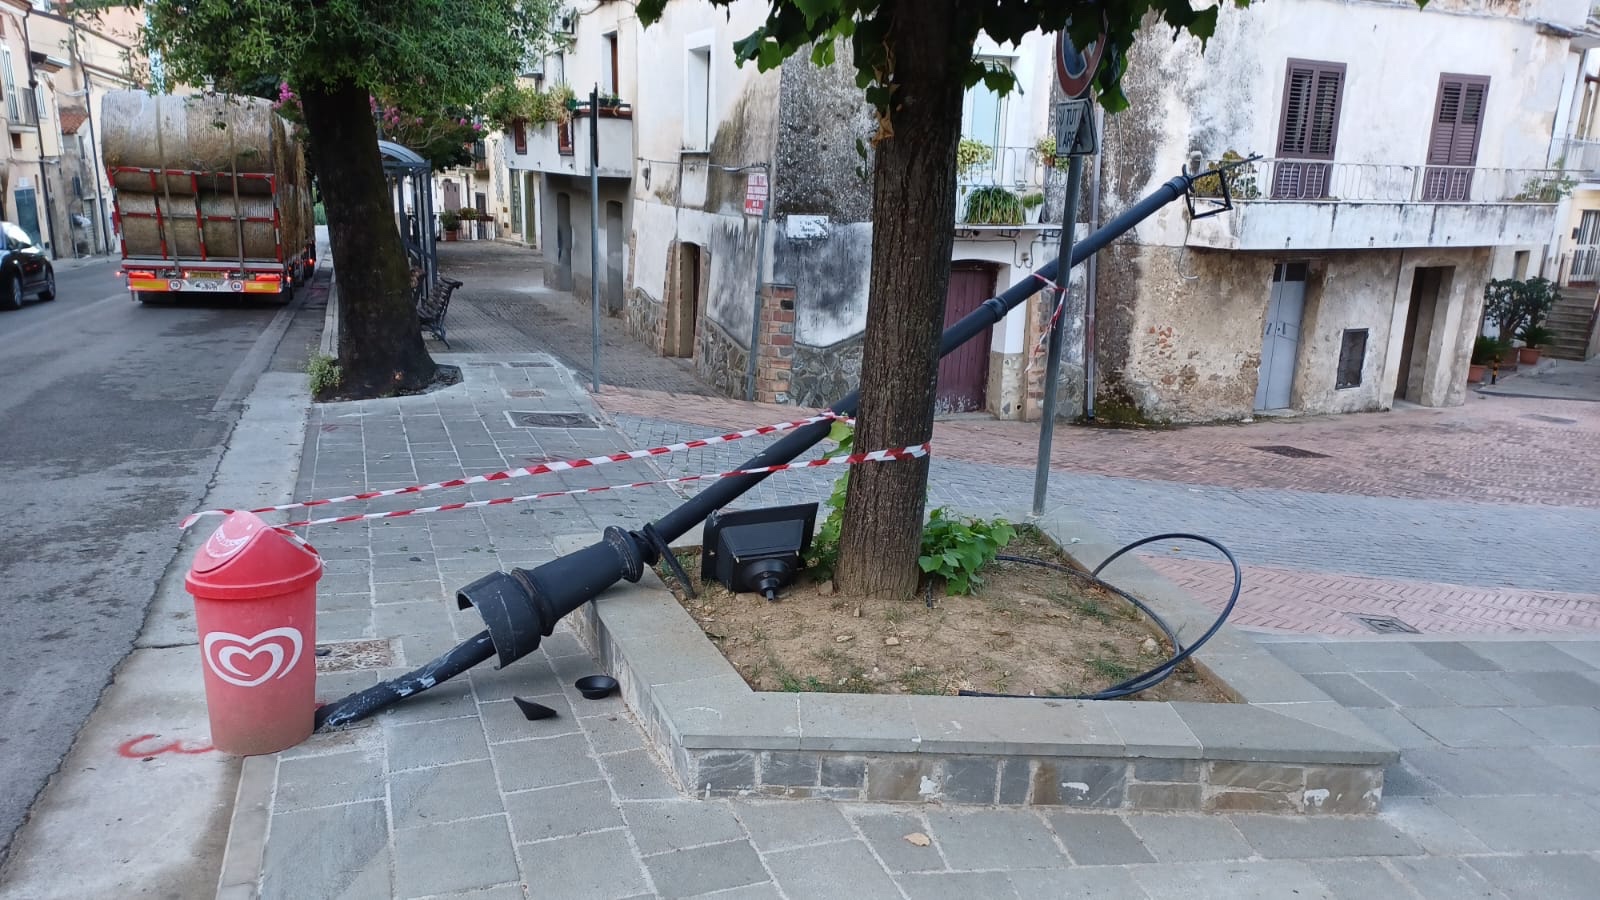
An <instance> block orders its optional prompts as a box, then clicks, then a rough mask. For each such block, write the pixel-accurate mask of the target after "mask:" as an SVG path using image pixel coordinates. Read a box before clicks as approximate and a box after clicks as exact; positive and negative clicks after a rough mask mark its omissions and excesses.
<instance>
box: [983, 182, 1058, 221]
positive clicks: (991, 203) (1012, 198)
mask: <svg viewBox="0 0 1600 900" xmlns="http://www.w3.org/2000/svg"><path fill="white" fill-rule="evenodd" d="M1041 199H1042V198H1041ZM1023 209H1024V207H1023V201H1022V198H1020V197H1018V196H1017V195H1016V194H1013V193H1012V192H1011V191H1009V190H1007V189H1006V188H1003V187H981V188H977V189H976V190H974V191H973V192H972V193H970V194H968V195H967V217H966V223H967V224H968V225H1021V224H1022V218H1023Z"/></svg>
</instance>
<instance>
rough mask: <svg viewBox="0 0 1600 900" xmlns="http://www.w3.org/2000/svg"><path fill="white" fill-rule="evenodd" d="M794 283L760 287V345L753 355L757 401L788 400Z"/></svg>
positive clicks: (777, 401)
mask: <svg viewBox="0 0 1600 900" xmlns="http://www.w3.org/2000/svg"><path fill="white" fill-rule="evenodd" d="M794 295H795V289H794V286H793V285H786V284H769V285H766V286H764V287H763V288H762V289H761V345H760V347H759V348H758V352H757V356H756V401H757V402H759V403H788V402H789V385H790V381H791V379H792V376H793V374H794V321H795V315H794Z"/></svg>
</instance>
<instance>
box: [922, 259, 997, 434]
mask: <svg viewBox="0 0 1600 900" xmlns="http://www.w3.org/2000/svg"><path fill="white" fill-rule="evenodd" d="M993 291H994V270H993V269H990V268H989V267H987V266H982V267H976V266H969V267H962V268H954V269H951V270H950V287H949V290H948V291H947V292H946V293H945V301H944V324H945V327H946V328H948V327H950V325H951V324H953V323H954V322H956V321H958V320H960V318H961V317H962V316H964V315H966V314H967V313H969V312H972V311H973V310H975V309H977V308H978V305H979V304H981V303H983V301H985V300H987V299H989V298H990V297H991V296H993ZM988 386H989V329H987V328H986V329H984V331H983V333H982V334H980V335H978V336H977V337H975V338H973V339H972V340H970V341H967V342H966V343H965V344H962V345H961V346H960V347H957V348H956V349H955V350H954V351H953V352H952V353H951V354H950V355H949V356H946V357H945V358H944V359H942V360H940V361H939V387H938V400H937V406H936V408H937V409H938V411H939V412H942V413H945V412H970V411H972V410H978V409H983V406H984V395H985V393H987V389H988Z"/></svg>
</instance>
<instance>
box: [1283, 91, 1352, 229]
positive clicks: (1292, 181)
mask: <svg viewBox="0 0 1600 900" xmlns="http://www.w3.org/2000/svg"><path fill="white" fill-rule="evenodd" d="M1344 72H1345V69H1344V63H1332V62H1311V61H1307V60H1303V59H1291V60H1289V66H1288V72H1287V74H1286V75H1285V76H1284V82H1283V116H1282V119H1281V120H1280V124H1279V127H1278V157H1279V159H1280V162H1279V163H1278V165H1277V168H1276V169H1275V170H1274V172H1273V176H1272V197H1273V199H1275V200H1320V199H1322V198H1323V197H1326V196H1327V194H1328V175H1329V166H1328V165H1327V164H1326V163H1321V164H1319V163H1301V162H1286V161H1282V160H1301V159H1314V160H1332V159H1333V150H1334V145H1335V144H1336V143H1337V142H1338V138H1339V108H1340V105H1341V101H1342V100H1343V99H1344Z"/></svg>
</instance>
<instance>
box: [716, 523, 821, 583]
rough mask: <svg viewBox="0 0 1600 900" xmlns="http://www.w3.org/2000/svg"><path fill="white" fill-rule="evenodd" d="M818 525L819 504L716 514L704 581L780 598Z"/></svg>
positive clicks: (798, 568)
mask: <svg viewBox="0 0 1600 900" xmlns="http://www.w3.org/2000/svg"><path fill="white" fill-rule="evenodd" d="M816 523H817V505H816V504H815V503H802V504H798V505H795V506H773V507H768V508H766V509H746V510H725V511H721V512H716V513H713V514H712V515H711V516H710V517H709V518H707V519H706V527H705V540H704V543H703V546H702V547H701V550H700V577H701V580H702V581H710V580H712V579H716V580H717V581H719V582H721V583H722V585H723V586H724V587H726V588H727V589H728V590H730V591H734V592H736V593H743V592H749V593H758V594H761V595H762V596H763V597H766V598H767V599H768V600H776V599H777V598H778V589H779V588H781V587H783V586H785V585H787V584H789V583H790V582H791V581H793V580H794V577H795V575H796V573H798V572H799V571H800V569H801V566H802V565H803V563H802V558H803V557H804V556H805V552H806V551H807V550H809V549H810V548H811V533H812V532H813V531H814V530H815V529H816Z"/></svg>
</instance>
